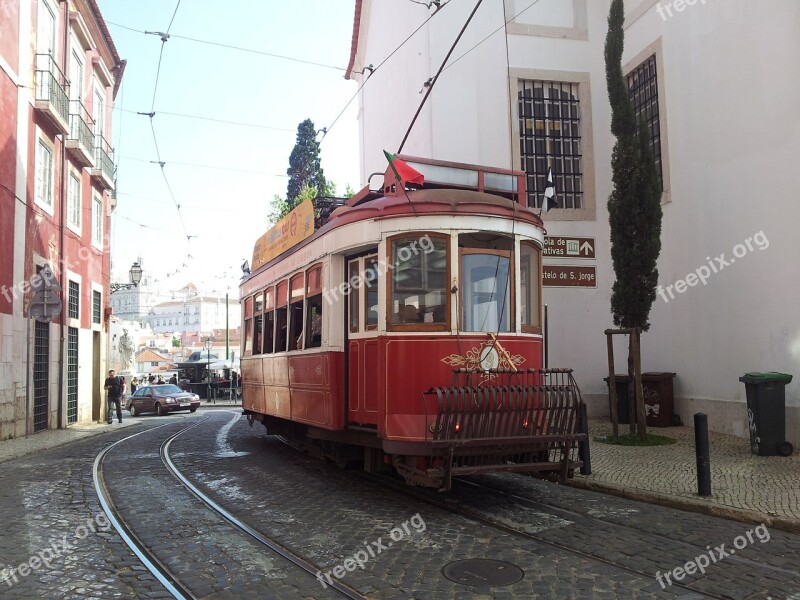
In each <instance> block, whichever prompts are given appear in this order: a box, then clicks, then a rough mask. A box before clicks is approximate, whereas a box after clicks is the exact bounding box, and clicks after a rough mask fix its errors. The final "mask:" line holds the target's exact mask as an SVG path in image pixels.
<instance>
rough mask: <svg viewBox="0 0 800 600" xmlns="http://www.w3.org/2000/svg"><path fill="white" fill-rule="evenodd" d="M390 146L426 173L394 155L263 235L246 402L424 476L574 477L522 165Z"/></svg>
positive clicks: (251, 409) (326, 449)
mask: <svg viewBox="0 0 800 600" xmlns="http://www.w3.org/2000/svg"><path fill="white" fill-rule="evenodd" d="M399 158H400V159H402V160H403V161H404V164H405V165H407V166H410V167H411V168H412V169H413V170H416V171H417V172H418V173H421V174H422V176H424V181H423V179H422V177H419V178H414V180H415V182H416V183H410V182H409V181H403V180H402V179H401V178H400V177H401V176H400V175H399V173H398V172H397V171H396V170H395V169H394V168H392V167H391V166H390V168H388V169H387V171H386V173H385V175H384V183H383V186H382V189H381V190H378V191H375V190H370V189H369V187H366V188H364V189H363V190H361V191H360V192H359V193H357V194H356V195H354V196H353V197H351V198H349V199H348V200H347V201H346V202H345V203H344V204H343V205H341V206H336V207H330V206H329V207H327V209H326V208H325V207H322V206H321V203H318V205H317V206H316V207H315V206H313V204H312V203H311V201H306V202H304V203H303V204H301V205H300V206H298V207H297V208H296V209H295V210H293V211H292V212H291V213H290V214H289V215H287V216H286V217H285V218H284V219H283V220H282V221H281V222H280V223H278V224H277V225H276V226H275V227H273V228H272V229H271V230H270V231H268V232H267V233H266V234H264V236H262V237H261V238H260V239H259V240H258V242H257V243H256V247H255V249H254V254H253V262H252V265H251V269H252V272H251V273H250V274H249V275H247V276H246V277H245V278H244V279H243V281H242V283H241V289H240V298H241V303H242V306H243V323H244V334H243V337H242V340H243V341H242V349H241V350H242V353H241V357H242V358H241V365H242V379H243V390H242V394H243V407H244V410H245V413H246V414H247V415H248V418H249V419H250V422H251V424H252V423H253V421H256V420H258V421H261V422H262V423H263V424H264V425H265V426H266V427H267V431H268V433H270V434H277V435H281V436H283V437H285V438H287V439H288V440H291V441H293V442H294V443H295V444H302V446H303V447H304V448H306V449H309V450H315V451H317V452H318V453H319V454H320V455H323V456H326V457H328V458H331V459H333V460H336V461H337V462H339V463H346V462H348V461H352V460H363V461H364V466H365V468H366V469H367V470H378V469H381V468H384V467H385V466H387V465H388V466H391V467H394V468H395V469H396V470H397V471H398V472H399V473H400V474H402V475H403V476H404V477H405V479H406V481H407V482H409V483H414V484H418V485H427V486H434V487H438V488H440V489H449V486H450V478H451V477H452V476H453V475H455V474H466V473H478V472H488V471H500V470H502V471H538V472H545V473H547V472H555V473H557V474H559V475H560V476H562V477H564V476H567V475H569V474H571V473H572V470H573V469H574V468H575V467H576V466H577V465H578V464H579V463H578V462H577V461H576V460H575V448H576V445H577V442H578V441H580V440H583V439H586V438H585V435H583V434H581V433H580V426H579V422H578V421H579V410H578V409H579V404H580V393H579V391H578V389H577V386H576V385H575V382H574V380H573V379H572V376H571V373H570V371H567V370H556V371H545V370H542V348H543V346H542V323H541V252H542V247H543V243H544V234H545V230H544V227H543V223H542V221H541V219H540V218H539V217H538V216H536V214H535V213H534V212H533V211H532V210H530V209H529V208H527V206H526V204H527V203H526V194H525V175H524V173H522V172H518V171H509V170H502V169H494V168H487V167H481V166H475V165H466V164H459V163H447V162H440V161H432V160H428V159H421V158H414V157H403V156H401V157H399ZM403 176H405V171H404V175H403ZM405 177H406V179H410V178H409V177H408V176H405Z"/></svg>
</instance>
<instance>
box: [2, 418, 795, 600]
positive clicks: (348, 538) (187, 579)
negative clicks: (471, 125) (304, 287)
mask: <svg viewBox="0 0 800 600" xmlns="http://www.w3.org/2000/svg"><path fill="white" fill-rule="evenodd" d="M204 419H205V420H204ZM193 424H196V425H197V426H196V427H194V428H192V429H190V430H188V431H186V432H185V433H182V434H181V435H179V436H178V437H177V438H176V439H175V440H174V443H173V444H172V446H171V448H170V452H171V459H172V461H173V462H174V464H175V466H176V467H177V468H178V469H179V470H180V471H181V472H182V473H183V474H184V475H185V476H187V477H188V478H189V479H190V480H191V481H193V482H194V483H195V485H197V486H198V487H199V488H200V489H201V490H202V491H203V492H204V493H206V494H208V495H209V496H210V497H211V498H212V499H213V500H214V501H215V502H217V503H218V504H220V505H221V506H222V507H223V508H225V509H227V510H228V511H230V512H231V513H233V514H234V515H236V517H238V518H239V519H241V520H243V521H244V522H245V524H246V525H248V526H250V527H252V528H253V529H254V530H256V531H258V532H260V533H261V534H263V535H266V536H268V537H270V538H271V539H273V540H275V541H276V542H277V543H279V544H280V545H282V546H284V547H286V548H289V549H290V550H292V551H293V552H294V553H296V554H297V555H299V556H301V557H303V558H304V559H305V560H307V561H309V562H310V563H312V564H313V565H317V568H318V569H319V574H318V576H317V577H316V578H315V577H314V576H313V575H309V574H308V573H306V572H303V571H300V570H299V569H297V568H296V567H295V566H294V565H292V564H290V563H289V562H288V561H286V560H285V559H284V558H282V557H279V556H277V555H275V554H273V553H272V552H271V551H269V550H267V549H266V548H264V547H262V546H259V545H257V544H255V543H254V542H253V541H252V540H250V539H249V538H247V537H243V536H242V534H241V532H238V531H236V530H235V529H233V528H232V527H231V526H230V524H229V523H227V522H225V521H223V520H222V519H221V518H220V517H218V516H217V515H216V514H214V513H212V512H211V511H209V510H208V509H207V508H206V507H205V505H204V504H202V503H201V502H200V501H199V500H198V499H196V498H195V497H194V496H192V495H191V494H190V493H189V492H188V491H187V490H186V489H185V488H184V487H183V486H181V485H180V483H179V482H178V481H177V480H176V479H175V478H174V477H172V476H171V475H170V474H169V472H168V471H167V470H166V469H165V467H164V466H163V465H162V463H161V461H160V458H159V448H160V447H161V445H162V442H163V441H164V440H166V439H167V438H168V437H170V436H172V435H173V434H175V433H178V432H180V431H181V430H183V429H185V428H186V427H187V426H189V425H193ZM159 426H161V427H159ZM140 432H142V433H140ZM137 433H140V435H136V436H135V437H132V438H130V439H126V440H124V441H122V442H121V443H120V444H118V445H117V446H114V447H113V448H112V449H111V450H110V451H109V453H108V455H107V456H106V457H105V459H104V460H103V464H102V471H103V477H104V479H105V485H106V487H107V489H108V491H109V493H110V495H111V497H112V498H113V502H114V505H115V506H116V508H117V509H118V510H119V513H120V516H121V518H122V519H123V520H124V521H125V522H126V523H127V524H128V526H129V528H130V530H131V532H132V533H133V534H134V535H136V536H137V537H138V538H139V539H140V540H141V541H142V542H143V543H145V544H146V545H147V547H148V548H149V549H150V550H151V551H152V552H153V554H154V555H155V556H157V557H158V560H159V561H161V562H162V563H163V564H164V565H165V566H166V567H167V568H168V569H169V571H170V572H171V573H172V574H173V575H174V576H175V577H176V579H178V580H180V582H181V583H182V584H184V585H185V586H186V587H187V589H189V590H191V597H196V598H239V597H267V598H328V597H336V596H337V594H336V593H335V592H334V590H333V589H331V587H330V586H329V585H328V582H329V581H341V582H342V583H343V584H345V585H346V586H349V587H350V588H353V589H354V590H357V592H358V594H360V595H361V596H363V597H367V598H416V599H419V600H423V599H437V598H465V599H466V598H479V599H481V598H497V599H510V598H701V597H712V598H736V599H739V598H763V599H766V598H776V599H778V598H780V599H784V598H791V597H793V594H798V593H800V574H798V572H797V571H798V568H797V567H798V565H800V537H798V536H795V535H792V534H789V533H784V532H781V531H777V530H768V529H766V528H762V529H755V528H754V527H753V526H750V525H746V524H743V523H738V522H732V521H726V520H723V519H718V518H714V517H708V516H702V515H698V514H693V513H686V512H681V511H678V510H675V509H670V508H665V507H660V506H654V505H648V504H642V503H638V502H634V501H630V500H625V499H622V498H618V497H614V496H606V495H601V494H598V493H594V492H589V491H584V490H579V489H575V488H571V487H565V486H559V485H555V484H552V483H548V482H544V481H540V480H536V479H532V478H529V477H524V476H518V475H491V476H483V477H474V478H470V479H468V480H459V481H457V482H456V485H455V486H454V489H453V491H452V492H450V493H448V494H438V493H435V492H429V491H427V490H421V489H410V488H404V487H397V489H395V485H394V484H393V483H391V482H390V483H389V484H387V482H386V480H385V479H382V478H375V477H372V476H366V475H365V474H363V473H361V472H360V471H357V470H353V471H347V470H341V469H338V468H337V467H336V466H334V465H332V464H330V463H325V462H322V461H320V460H317V459H314V458H311V457H308V456H306V455H304V454H301V453H299V452H297V451H295V450H293V449H291V448H288V447H287V446H285V445H284V444H282V443H281V442H280V441H279V440H277V439H276V438H272V437H267V436H266V435H265V434H264V429H263V427H262V426H261V425H260V424H255V425H254V426H253V427H252V428H250V427H249V426H248V425H247V422H246V420H245V419H244V418H243V417H241V415H240V413H239V411H238V409H230V410H204V411H201V412H200V413H198V415H192V416H188V415H187V416H185V417H179V418H161V419H160V418H155V417H153V418H143V419H141V420H140V423H139V424H138V425H131V426H129V427H125V428H120V429H118V430H112V431H110V432H108V433H106V434H105V435H100V436H96V437H93V438H89V439H85V440H81V441H78V442H74V443H71V444H69V445H67V446H61V447H59V448H55V449H52V450H47V451H43V452H40V453H37V454H31V455H28V456H27V457H22V458H18V459H14V460H10V461H7V462H5V463H4V464H3V467H4V476H3V481H4V485H3V486H2V489H1V490H0V515H1V516H2V518H3V520H4V523H5V524H6V526H5V530H4V535H3V536H2V538H0V569H2V568H4V567H5V569H6V570H5V572H4V573H5V581H2V582H0V586H2V587H1V588H0V589H2V597H4V598H6V597H7V598H33V597H36V598H74V597H83V598H114V597H118V598H160V597H172V594H170V593H168V592H167V591H166V589H165V588H164V586H163V585H162V584H161V583H160V582H159V581H158V580H157V579H156V578H155V577H154V576H153V575H152V574H151V573H150V572H149V571H148V570H147V569H146V568H145V567H144V566H143V564H142V562H141V561H140V560H139V559H138V558H137V557H136V556H135V555H134V554H133V552H132V551H131V550H129V549H128V547H127V546H126V545H125V544H124V543H123V541H122V539H121V537H120V536H119V535H118V533H117V532H116V531H115V530H114V529H112V528H110V526H109V521H108V519H107V517H106V515H105V513H104V512H103V511H102V509H101V506H100V503H99V501H98V498H97V496H96V494H95V491H94V487H93V483H92V465H93V462H94V460H95V457H96V456H97V455H98V453H99V452H100V451H101V450H103V449H104V448H106V447H108V446H109V445H110V444H111V443H112V442H116V441H118V440H123V439H124V438H127V437H128V436H131V435H132V434H137ZM455 509H458V510H459V511H466V512H455ZM404 527H405V530H404ZM748 532H749V537H750V538H751V539H750V540H748V539H747V536H748ZM742 540H744V543H743V544H742ZM721 545H722V546H721ZM723 546H724V547H723ZM720 547H723V552H725V553H726V555H724V556H722V555H720V554H719V553H718V552H717V553H715V551H714V550H709V549H710V548H714V549H715V548H720ZM368 550H369V552H368ZM718 555H720V558H719V559H717V556H718ZM708 556H711V557H713V558H714V559H715V560H714V562H713V563H711V561H710V558H708ZM700 557H704V558H700ZM484 558H485V559H493V560H499V561H505V562H507V563H510V564H511V565H514V566H516V567H518V568H519V569H521V570H522V572H523V576H522V579H521V580H519V581H517V582H516V583H512V584H510V585H503V586H499V585H498V586H473V585H469V586H468V585H463V584H461V583H456V582H455V581H451V580H450V579H447V578H446V577H445V576H444V575H443V573H442V571H443V569H444V568H445V567H446V566H447V565H448V564H450V563H452V562H453V561H458V560H461V559H484ZM37 559H38V560H37ZM706 559H707V560H706ZM354 560H355V561H356V562H358V563H359V564H358V565H356V562H354ZM692 561H696V562H697V564H699V565H703V566H704V568H703V570H704V571H705V572H704V573H699V572H697V570H696V569H695V570H694V573H693V574H689V575H687V574H686V573H684V572H683V571H678V569H676V568H678V567H685V566H686V565H687V564H688V563H690V562H692ZM705 562H709V565H705V564H704V563H705ZM23 564H27V565H28V566H27V568H25V567H22V566H21V565H23ZM11 569H13V570H11ZM686 571H687V572H688V569H686ZM676 573H677V575H676ZM666 575H670V577H671V579H670V578H665V576H666ZM326 577H327V579H326Z"/></svg>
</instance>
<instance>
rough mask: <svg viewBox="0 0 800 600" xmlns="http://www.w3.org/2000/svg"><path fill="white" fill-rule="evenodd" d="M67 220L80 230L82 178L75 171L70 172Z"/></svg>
mask: <svg viewBox="0 0 800 600" xmlns="http://www.w3.org/2000/svg"><path fill="white" fill-rule="evenodd" d="M67 222H68V223H69V224H70V225H71V226H72V227H75V228H76V229H77V230H78V233H80V229H81V179H80V175H78V173H76V172H75V171H70V174H69V193H68V195H67Z"/></svg>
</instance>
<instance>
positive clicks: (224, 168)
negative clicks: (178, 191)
mask: <svg viewBox="0 0 800 600" xmlns="http://www.w3.org/2000/svg"><path fill="white" fill-rule="evenodd" d="M119 158H123V159H125V160H134V161H137V162H146V163H154V164H158V165H161V164H162V163H163V165H164V166H167V165H178V166H183V167H196V168H198V169H215V170H218V171H230V172H232V173H245V174H248V175H262V176H265V177H288V175H286V174H283V173H267V172H266V171H248V170H247V169H234V168H233V167H220V166H219V165H200V164H197V163H187V162H178V161H174V160H165V161H161V160H159V161H153V160H148V159H146V158H138V157H136V156H123V155H120V156H119Z"/></svg>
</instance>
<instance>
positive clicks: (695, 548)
mask: <svg viewBox="0 0 800 600" xmlns="http://www.w3.org/2000/svg"><path fill="white" fill-rule="evenodd" d="M453 481H458V482H459V483H460V484H462V485H465V486H469V487H472V488H475V489H480V490H483V491H485V492H490V493H493V494H499V495H501V496H504V497H506V498H511V499H513V500H516V501H519V502H523V503H525V504H527V505H531V506H538V507H541V508H543V509H546V510H549V511H552V512H555V513H558V514H560V515H562V516H564V517H565V518H571V519H582V520H589V521H593V522H596V523H599V524H602V525H609V524H610V523H609V521H605V520H604V519H601V518H599V517H596V516H593V515H589V514H584V513H580V512H576V511H574V510H570V509H567V508H563V507H561V506H558V505H556V504H553V503H551V502H542V501H541V500H534V499H533V498H526V497H525V496H520V495H519V494H517V493H514V492H508V491H506V490H501V489H499V488H495V487H492V486H490V485H484V484H482V483H477V482H475V481H468V480H466V479H464V478H461V477H459V478H453ZM613 526H614V527H621V528H624V529H628V530H630V531H635V532H638V533H646V534H647V535H648V536H652V537H656V538H659V539H661V540H664V541H666V542H669V543H672V544H679V545H681V546H683V547H684V548H686V549H687V550H690V551H691V552H692V555H696V554H698V553H699V554H702V553H703V552H706V551H707V550H706V549H705V548H704V547H702V546H699V545H696V544H692V543H690V542H684V541H682V540H676V539H673V538H671V537H668V536H666V535H663V534H661V533H658V532H653V531H645V530H643V529H641V528H639V527H634V526H631V525H626V524H625V523H613ZM727 560H729V561H730V562H737V563H740V564H742V565H744V566H749V567H755V568H758V569H764V570H768V571H773V572H775V573H778V574H781V575H791V576H794V577H797V576H798V572H797V571H792V570H789V569H783V568H781V567H776V566H774V565H770V564H766V563H758V562H756V561H753V560H750V559H747V558H743V557H741V556H730V557H727ZM692 591H696V590H694V589H692Z"/></svg>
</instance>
